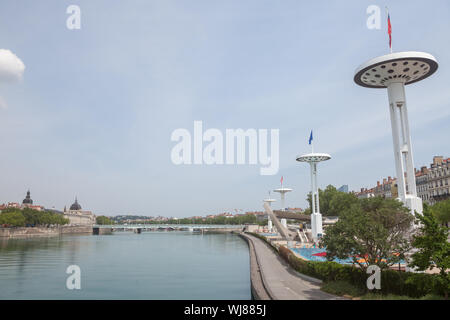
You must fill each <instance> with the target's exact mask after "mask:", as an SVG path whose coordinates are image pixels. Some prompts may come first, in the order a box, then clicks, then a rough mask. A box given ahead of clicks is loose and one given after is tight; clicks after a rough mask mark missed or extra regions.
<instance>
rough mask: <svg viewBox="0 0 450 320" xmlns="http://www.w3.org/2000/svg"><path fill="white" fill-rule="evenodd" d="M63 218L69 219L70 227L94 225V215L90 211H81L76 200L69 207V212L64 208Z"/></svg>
mask: <svg viewBox="0 0 450 320" xmlns="http://www.w3.org/2000/svg"><path fill="white" fill-rule="evenodd" d="M64 218H66V219H69V224H70V225H83V226H86V225H94V224H95V215H94V214H93V213H92V212H91V211H85V210H82V209H81V206H80V204H79V203H78V199H77V198H75V202H74V203H73V204H72V205H71V206H70V208H69V210H66V208H65V207H64Z"/></svg>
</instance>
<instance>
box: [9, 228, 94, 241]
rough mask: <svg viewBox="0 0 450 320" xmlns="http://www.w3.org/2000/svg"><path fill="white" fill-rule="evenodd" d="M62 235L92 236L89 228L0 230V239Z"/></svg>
mask: <svg viewBox="0 0 450 320" xmlns="http://www.w3.org/2000/svg"><path fill="white" fill-rule="evenodd" d="M62 234H92V227H90V226H59V227H49V228H46V227H27V228H0V238H23V237H51V236H59V235H62Z"/></svg>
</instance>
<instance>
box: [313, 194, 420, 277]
mask: <svg viewBox="0 0 450 320" xmlns="http://www.w3.org/2000/svg"><path fill="white" fill-rule="evenodd" d="M412 221H413V216H412V215H411V214H410V213H409V210H408V209H407V208H405V207H404V206H403V204H402V203H400V202H399V201H397V200H394V199H384V198H381V197H375V198H369V199H358V200H357V201H356V202H355V203H354V204H352V205H351V206H350V207H349V208H345V209H344V210H343V211H342V212H341V214H340V216H339V220H338V221H337V222H336V224H334V225H333V226H330V227H328V228H327V229H326V233H325V235H324V237H323V238H322V239H321V242H320V244H321V246H325V247H326V251H327V258H328V259H329V260H332V259H334V258H336V257H337V258H339V259H346V258H349V257H351V258H352V260H353V263H355V264H358V265H359V266H360V267H361V268H362V269H363V270H365V269H366V268H367V267H368V266H369V265H372V264H375V265H378V266H379V267H380V268H382V269H384V268H387V267H389V266H391V265H393V264H395V263H398V262H399V261H400V259H402V258H404V254H405V253H406V252H407V251H408V250H409V247H410V245H409V241H408V234H409V230H410V228H411V226H412ZM362 258H365V259H362Z"/></svg>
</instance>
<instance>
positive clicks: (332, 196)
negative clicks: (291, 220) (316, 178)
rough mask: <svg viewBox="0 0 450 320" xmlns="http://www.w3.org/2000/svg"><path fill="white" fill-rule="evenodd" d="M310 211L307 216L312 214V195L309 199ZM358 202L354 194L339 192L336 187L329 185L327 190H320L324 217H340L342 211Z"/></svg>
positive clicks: (307, 211)
mask: <svg viewBox="0 0 450 320" xmlns="http://www.w3.org/2000/svg"><path fill="white" fill-rule="evenodd" d="M306 200H307V201H308V203H309V210H308V209H307V210H305V214H308V213H309V214H311V193H309V194H308V196H307V199H306ZM356 202H358V198H357V197H356V196H355V195H354V194H353V193H346V192H341V191H338V190H337V189H336V188H335V187H334V186H332V185H328V186H327V187H326V188H325V190H322V189H319V208H320V213H321V214H322V215H324V216H339V215H340V214H341V212H342V211H344V210H345V209H346V208H349V207H350V206H351V205H353V204H354V203H356Z"/></svg>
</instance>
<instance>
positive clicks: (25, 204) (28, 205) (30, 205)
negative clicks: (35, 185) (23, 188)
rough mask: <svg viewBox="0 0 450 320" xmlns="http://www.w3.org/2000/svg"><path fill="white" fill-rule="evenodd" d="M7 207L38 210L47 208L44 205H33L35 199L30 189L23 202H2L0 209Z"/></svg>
mask: <svg viewBox="0 0 450 320" xmlns="http://www.w3.org/2000/svg"><path fill="white" fill-rule="evenodd" d="M7 208H15V209H23V208H30V209H34V210H38V211H42V210H45V208H44V207H43V206H39V205H33V200H32V199H31V193H30V190H28V191H27V195H26V196H25V199H23V200H22V204H20V203H18V202H8V204H1V205H0V211H1V210H5V209H7Z"/></svg>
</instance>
